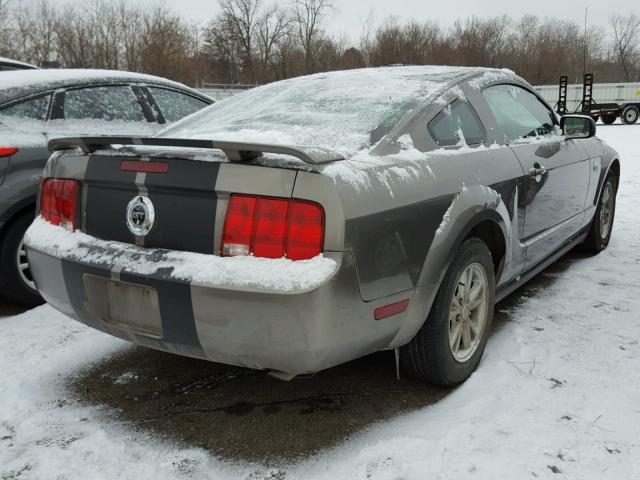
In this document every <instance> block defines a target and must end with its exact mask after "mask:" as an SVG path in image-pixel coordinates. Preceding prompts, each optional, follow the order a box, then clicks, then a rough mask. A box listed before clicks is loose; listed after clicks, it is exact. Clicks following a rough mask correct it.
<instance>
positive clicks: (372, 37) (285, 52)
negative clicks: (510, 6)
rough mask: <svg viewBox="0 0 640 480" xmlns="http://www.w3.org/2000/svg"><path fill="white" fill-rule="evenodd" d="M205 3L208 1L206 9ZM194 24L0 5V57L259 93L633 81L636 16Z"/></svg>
mask: <svg viewBox="0 0 640 480" xmlns="http://www.w3.org/2000/svg"><path fill="white" fill-rule="evenodd" d="M212 1H213V0H212ZM218 4H219V7H220V8H219V13H218V14H217V15H216V16H214V17H213V18H211V19H210V20H208V21H203V22H201V23H194V22H191V21H189V20H187V18H186V17H185V16H184V15H181V14H180V13H179V12H178V11H176V10H175V9H172V8H169V7H168V6H167V5H166V3H137V4H132V3H131V2H130V1H127V0H87V1H82V2H78V1H71V0H68V1H66V2H60V1H55V2H54V1H53V0H37V1H36V2H29V3H22V2H21V1H20V0H0V56H6V57H12V58H16V59H19V60H22V61H26V62H30V63H34V64H37V65H40V66H45V67H47V66H48V67H65V68H107V69H121V70H130V71H135V72H144V73H150V74H155V75H161V76H165V77H168V78H171V79H174V80H177V81H181V82H184V83H187V84H190V85H194V86H199V85H201V84H202V83H203V82H209V83H227V84H230V83H231V84H262V83H268V82H271V81H274V80H280V79H284V78H290V77H294V76H298V75H303V74H307V73H314V72H322V71H329V70H338V69H350V68H359V67H366V66H372V67H375V66H381V65H387V64H398V63H403V64H447V65H469V66H485V67H501V68H502V67H504V68H510V69H512V70H514V71H515V72H516V73H518V74H519V75H521V76H523V77H524V78H526V79H527V80H528V81H529V82H531V83H532V84H554V83H556V82H557V81H558V77H559V76H560V75H568V76H569V79H570V82H577V83H579V82H581V79H582V74H583V71H584V70H585V68H586V71H587V72H593V73H594V74H595V78H596V81H597V82H623V81H626V82H629V81H640V16H638V15H636V14H628V15H613V16H612V17H611V18H610V19H609V25H608V27H607V28H603V27H594V26H591V27H589V28H588V29H587V31H586V34H585V31H584V27H582V26H580V25H579V24H577V23H575V22H572V21H568V20H561V19H555V18H544V19H543V18H540V17H538V16H535V15H526V16H524V17H522V18H519V19H513V18H511V17H509V16H507V15H503V16H498V17H490V18H479V17H468V18H462V19H459V20H458V21H456V22H455V23H454V24H453V25H451V26H443V25H441V24H440V23H439V22H437V21H436V20H429V21H426V22H418V21H416V20H409V21H401V20H400V19H398V18H396V17H388V18H384V19H382V20H381V21H377V19H376V18H375V17H374V15H373V14H369V16H368V17H366V18H365V19H363V20H362V22H361V25H359V26H358V30H359V31H360V35H359V38H358V39H357V41H356V42H353V41H352V40H348V39H346V38H345V37H344V36H343V35H336V34H335V33H330V32H331V31H332V29H331V28H330V27H331V21H332V18H333V16H334V15H336V13H337V12H336V8H335V5H334V4H333V3H332V0H288V1H287V2H286V3H276V2H275V1H271V0H218Z"/></svg>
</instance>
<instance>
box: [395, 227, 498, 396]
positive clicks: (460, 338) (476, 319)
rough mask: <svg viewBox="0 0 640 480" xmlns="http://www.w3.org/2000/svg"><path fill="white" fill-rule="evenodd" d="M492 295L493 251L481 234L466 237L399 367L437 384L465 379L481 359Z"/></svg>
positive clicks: (402, 355) (403, 349) (491, 307)
mask: <svg viewBox="0 0 640 480" xmlns="http://www.w3.org/2000/svg"><path fill="white" fill-rule="evenodd" d="M494 301H495V274H494V270H493V261H492V260H491V253H490V252H489V249H488V248H487V246H486V244H485V243H484V242H483V241H482V240H480V239H478V238H471V239H468V240H466V241H465V242H464V243H463V244H462V245H461V246H460V248H459V249H458V251H457V252H456V254H455V256H454V260H453V261H452V263H451V265H450V266H449V269H448V270H447V273H446V274H445V277H444V279H443V280H442V284H441V285H440V289H439V290H438V294H437V295H436V298H435V300H434V303H433V306H432V307H431V311H430V312H429V315H428V316H427V320H426V321H425V323H424V325H423V326H422V328H421V329H420V330H419V331H418V333H417V334H416V336H415V337H414V338H413V339H412V340H411V342H409V343H408V344H407V345H405V346H403V347H402V348H401V349H400V363H401V365H402V367H403V369H404V370H405V371H406V372H407V373H409V374H410V375H412V376H414V377H417V378H419V379H420V380H423V381H426V382H429V383H433V384H437V385H444V386H453V385H458V384H460V383H462V382H464V381H465V380H466V379H467V378H469V376H470V375H471V374H472V373H473V372H474V371H475V370H476V368H477V367H478V364H479V363H480V359H481V357H482V354H483V352H484V348H485V346H486V343H487V338H488V336H489V332H490V330H491V321H492V320H493V306H494Z"/></svg>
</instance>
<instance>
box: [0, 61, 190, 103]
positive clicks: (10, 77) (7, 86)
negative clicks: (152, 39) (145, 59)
mask: <svg viewBox="0 0 640 480" xmlns="http://www.w3.org/2000/svg"><path fill="white" fill-rule="evenodd" d="M129 82H137V83H150V84H151V83H153V84H162V85H165V86H169V87H170V86H173V87H176V88H181V89H188V90H190V91H192V92H193V93H194V94H197V95H199V96H201V94H198V93H197V92H196V91H195V90H192V89H190V88H189V87H187V86H185V85H183V84H181V83H178V82H173V81H171V80H167V79H166V78H162V77H156V76H153V75H146V74H142V73H132V72H121V71H116V70H89V69H86V70H80V69H78V70H75V69H51V70H15V71H9V72H2V75H0V105H2V104H3V103H6V102H9V101H12V100H16V99H18V98H22V97H27V96H30V95H35V94H38V93H40V92H45V91H48V90H54V89H57V88H65V87H70V86H80V85H88V84H94V83H102V84H108V83H129Z"/></svg>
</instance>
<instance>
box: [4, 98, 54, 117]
mask: <svg viewBox="0 0 640 480" xmlns="http://www.w3.org/2000/svg"><path fill="white" fill-rule="evenodd" d="M50 101H51V95H44V96H42V97H38V98H32V99H30V100H25V101H24V102H20V103H16V104H14V105H11V106H10V107H7V108H3V109H2V110H0V115H3V116H5V115H6V116H9V117H17V118H24V119H29V120H37V121H41V122H44V121H45V120H46V119H47V114H48V112H49V102H50Z"/></svg>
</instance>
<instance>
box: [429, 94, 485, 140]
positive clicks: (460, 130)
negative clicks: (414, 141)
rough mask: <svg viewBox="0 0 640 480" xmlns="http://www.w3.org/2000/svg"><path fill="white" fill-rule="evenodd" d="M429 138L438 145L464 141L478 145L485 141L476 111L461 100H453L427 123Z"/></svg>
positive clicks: (483, 131)
mask: <svg viewBox="0 0 640 480" xmlns="http://www.w3.org/2000/svg"><path fill="white" fill-rule="evenodd" d="M427 129H428V130H429V134H430V135H431V138H433V140H434V141H435V142H436V144H437V145H438V146H440V147H450V146H455V145H458V144H459V143H460V142H464V143H466V144H467V145H479V144H481V143H483V142H484V141H485V130H484V127H483V126H482V123H481V122H480V119H479V118H478V115H477V114H476V112H475V111H474V110H473V108H471V106H470V105H469V104H468V103H467V102H465V101H462V100H455V101H454V102H453V103H450V104H449V105H447V106H446V107H445V109H444V110H442V111H441V112H440V113H438V114H437V115H436V116H435V117H433V119H432V120H431V121H430V122H429V123H428V125H427Z"/></svg>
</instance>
